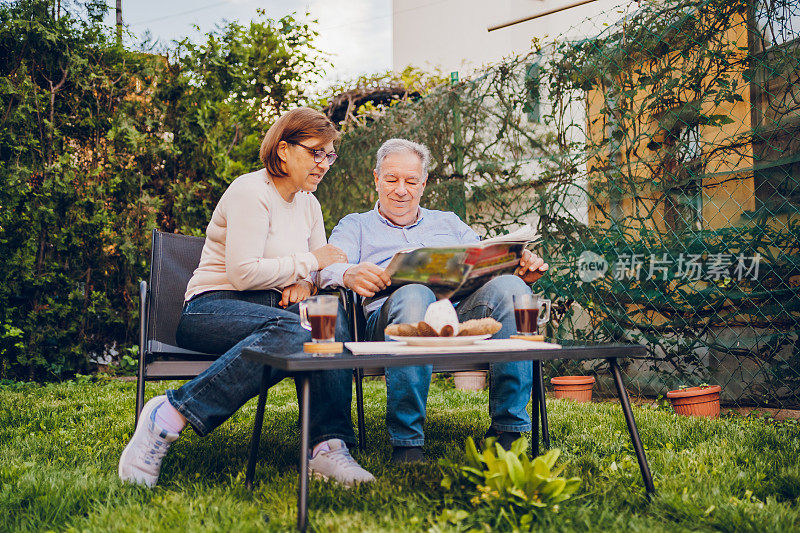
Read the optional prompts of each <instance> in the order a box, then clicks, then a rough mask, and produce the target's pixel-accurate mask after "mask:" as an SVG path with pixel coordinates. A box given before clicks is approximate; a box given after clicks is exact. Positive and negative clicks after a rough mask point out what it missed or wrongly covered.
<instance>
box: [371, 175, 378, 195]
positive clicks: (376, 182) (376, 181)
mask: <svg viewBox="0 0 800 533" xmlns="http://www.w3.org/2000/svg"><path fill="white" fill-rule="evenodd" d="M372 176H373V177H374V178H375V190H376V191H377V190H378V180H379V178H378V172H377V171H375V170H373V171H372Z"/></svg>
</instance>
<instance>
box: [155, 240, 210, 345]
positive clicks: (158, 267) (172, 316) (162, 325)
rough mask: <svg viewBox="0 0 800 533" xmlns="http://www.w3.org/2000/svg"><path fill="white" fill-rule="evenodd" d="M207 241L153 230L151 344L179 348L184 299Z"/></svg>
mask: <svg viewBox="0 0 800 533" xmlns="http://www.w3.org/2000/svg"><path fill="white" fill-rule="evenodd" d="M204 243H205V239H204V238H203V237H191V236H189V235H178V234H176V233H164V232H162V231H158V230H153V252H152V256H151V261H150V287H149V289H150V298H149V305H148V308H147V341H148V343H149V342H150V341H158V342H161V343H164V344H168V345H171V346H175V345H176V342H175V330H176V329H177V327H178V321H179V320H180V317H181V310H182V309H183V295H184V293H185V292H186V285H187V284H188V283H189V279H190V278H191V277H192V273H194V270H195V269H196V268H197V265H198V264H200V255H201V253H202V251H203V244H204Z"/></svg>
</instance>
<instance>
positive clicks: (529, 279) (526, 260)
mask: <svg viewBox="0 0 800 533" xmlns="http://www.w3.org/2000/svg"><path fill="white" fill-rule="evenodd" d="M548 268H550V265H548V264H547V263H545V262H544V259H542V258H541V257H539V256H538V255H536V254H535V253H533V252H531V251H530V250H523V251H522V257H521V258H520V260H519V267H518V268H517V270H516V271H515V272H514V273H515V274H516V275H517V276H519V277H521V278H522V279H523V281H525V283H533V282H534V281H536V280H538V279H539V278H541V277H542V276H544V273H545V272H547V269H548Z"/></svg>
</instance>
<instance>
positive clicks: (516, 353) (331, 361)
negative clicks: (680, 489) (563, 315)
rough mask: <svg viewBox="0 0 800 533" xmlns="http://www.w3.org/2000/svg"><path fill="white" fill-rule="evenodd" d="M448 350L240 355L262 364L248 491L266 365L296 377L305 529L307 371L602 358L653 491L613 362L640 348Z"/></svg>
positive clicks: (535, 394) (538, 397) (539, 397)
mask: <svg viewBox="0 0 800 533" xmlns="http://www.w3.org/2000/svg"><path fill="white" fill-rule="evenodd" d="M446 350H447V348H442V351H441V352H440V353H424V354H402V355H400V354H380V355H369V356H365V355H353V354H352V353H351V352H350V351H349V350H345V351H344V352H343V353H341V354H338V355H334V356H326V357H319V356H317V357H315V356H312V355H309V354H307V353H304V352H300V353H294V354H289V355H272V354H269V353H265V352H262V351H259V350H256V349H252V348H247V349H245V350H244V352H243V355H244V357H246V358H247V359H250V360H252V361H256V362H258V363H261V364H263V365H265V366H264V375H263V376H262V381H261V390H260V392H259V396H258V406H257V408H256V418H255V422H254V425H253V437H252V441H251V443H250V456H249V458H248V464H247V474H246V477H245V484H246V485H247V487H248V488H251V487H252V486H253V474H254V473H255V467H256V458H257V455H258V444H259V440H260V439H261V427H262V425H263V422H264V407H265V404H266V401H267V390H268V386H267V379H266V377H267V370H268V369H267V367H274V368H279V369H281V370H286V371H288V372H293V373H296V376H295V379H297V380H299V381H300V391H301V398H300V479H299V488H298V495H297V528H298V529H299V530H300V531H305V529H306V525H307V523H308V451H309V425H308V421H309V403H310V378H309V376H308V374H307V372H310V371H314V370H336V369H342V368H348V369H369V368H385V367H390V366H420V365H429V364H432V365H442V366H445V365H456V364H465V363H469V364H475V365H485V364H488V363H500V362H508V361H534V363H535V364H534V369H535V370H539V372H541V363H542V362H543V361H552V360H556V359H572V360H586V359H605V360H607V361H608V364H609V367H610V370H611V374H612V375H613V377H614V383H615V384H616V387H617V394H618V396H619V402H620V405H621V406H622V412H623V414H624V415H625V422H626V423H627V425H628V432H629V433H630V437H631V442H632V443H633V449H634V451H635V452H636V459H637V460H638V461H639V469H640V470H641V472H642V479H643V480H644V486H645V490H646V491H647V493H648V495H649V494H651V493H653V492H654V491H655V489H654V487H653V478H652V476H651V474H650V467H649V466H648V464H647V458H646V457H645V454H644V448H643V447H642V443H641V440H640V439H639V430H638V429H637V427H636V421H635V420H634V418H633V412H632V411H631V404H630V400H629V398H628V393H627V392H626V390H625V387H624V385H623V383H622V373H621V372H620V368H619V364H618V363H617V359H618V358H625V357H642V356H645V355H646V354H647V350H646V348H645V347H644V346H640V345H631V344H597V345H574V346H571V345H564V346H563V347H562V348H552V349H541V348H536V349H534V348H532V349H530V350H513V351H511V350H498V351H490V352H486V351H485V352H475V353H448V352H447V351H446ZM540 383H541V381H540V380H539V379H537V376H534V380H533V389H534V390H533V391H531V399H532V401H533V404H534V405H533V416H532V417H531V418H532V420H533V421H535V423H534V424H533V427H534V431H533V432H532V433H533V439H532V440H534V441H535V442H534V443H532V444H533V445H534V448H533V453H534V455H536V454H538V440H539V438H538V433H539V417H538V416H537V411H539V405H541V404H543V402H544V390H543V389H542V388H541V387H540ZM542 415H543V416H542V417H541V422H542V436H543V437H544V439H543V440H544V444H545V446H548V445H549V431H548V427H547V417H546V415H545V411H544V410H543V409H542Z"/></svg>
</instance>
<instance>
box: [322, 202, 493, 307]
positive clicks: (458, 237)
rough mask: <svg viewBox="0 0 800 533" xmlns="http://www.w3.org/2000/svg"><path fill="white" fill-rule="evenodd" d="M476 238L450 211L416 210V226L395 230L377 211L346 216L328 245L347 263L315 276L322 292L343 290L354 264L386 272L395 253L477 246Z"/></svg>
mask: <svg viewBox="0 0 800 533" xmlns="http://www.w3.org/2000/svg"><path fill="white" fill-rule="evenodd" d="M479 240H480V237H478V234H477V233H475V232H474V231H473V230H472V228H470V227H469V226H467V225H466V224H464V222H463V221H462V220H461V219H460V218H458V215H456V214H455V213H453V212H451V211H436V210H433V209H425V208H422V207H420V208H419V216H418V217H417V220H416V222H413V223H412V224H409V225H408V226H398V225H397V224H394V223H393V222H391V221H389V220H388V219H387V218H386V217H384V216H383V215H381V214H380V212H379V211H378V204H377V203H376V204H375V208H374V209H372V211H367V212H366V213H353V214H350V215H347V216H346V217H344V218H343V219H342V220H340V221H339V223H338V224H337V225H336V227H335V228H333V232H332V233H331V238H330V239H328V242H329V243H330V244H332V245H334V246H337V247H339V248H341V249H342V251H343V252H344V253H345V254H347V263H335V264H333V265H331V266H329V267H327V268H325V269H323V270H321V271H320V272H319V275H318V278H317V282H318V283H319V286H320V287H322V288H328V287H344V282H343V278H344V273H345V271H346V270H347V269H348V268H350V267H352V266H355V265H357V264H358V263H364V262H367V263H374V264H376V265H378V266H379V267H381V268H386V265H388V264H389V261H390V260H391V259H392V256H394V254H395V253H396V252H400V251H404V250H412V249H414V248H422V247H426V246H453V245H458V244H469V243H473V242H478V241H479ZM384 300H385V298H383V299H381V300H376V301H374V302H370V304H369V305H367V306H366V307H365V309H364V310H365V311H366V312H367V313H370V312H372V311H374V310H375V309H378V308H379V307H380V306H381V305H382V304H383V301H384Z"/></svg>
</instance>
